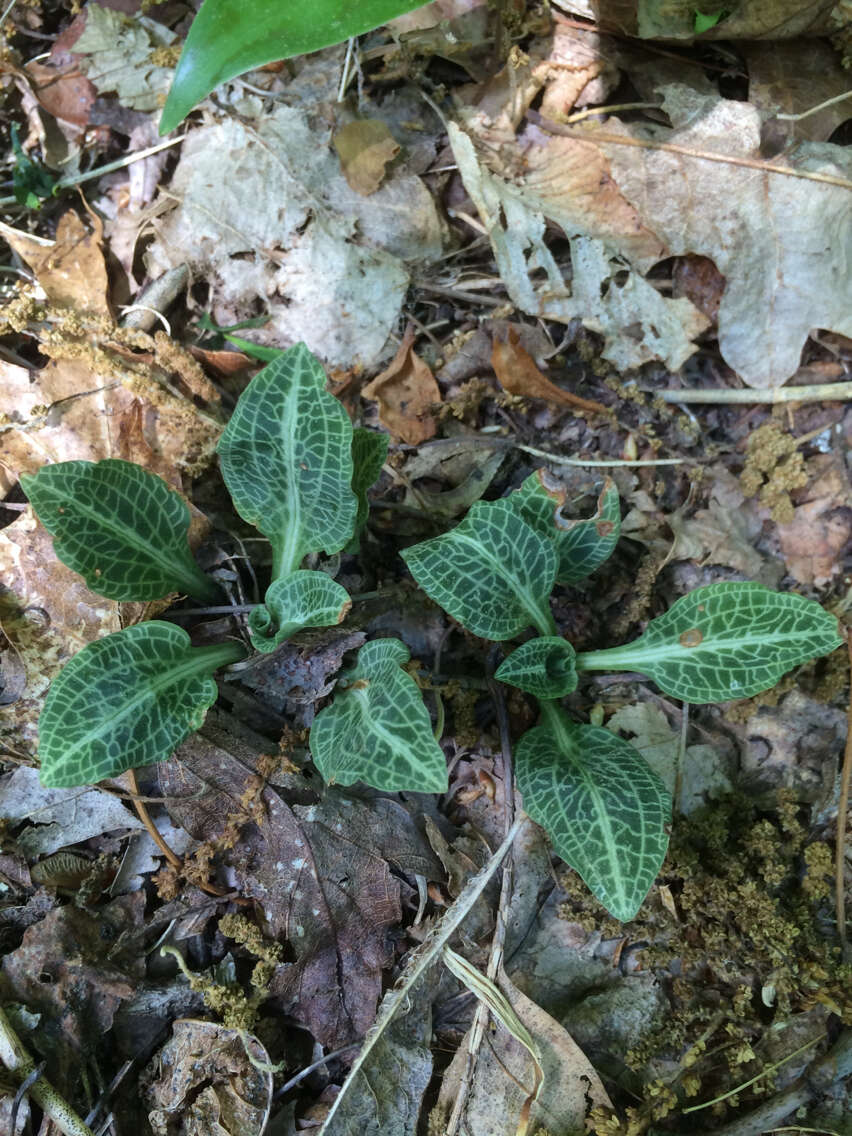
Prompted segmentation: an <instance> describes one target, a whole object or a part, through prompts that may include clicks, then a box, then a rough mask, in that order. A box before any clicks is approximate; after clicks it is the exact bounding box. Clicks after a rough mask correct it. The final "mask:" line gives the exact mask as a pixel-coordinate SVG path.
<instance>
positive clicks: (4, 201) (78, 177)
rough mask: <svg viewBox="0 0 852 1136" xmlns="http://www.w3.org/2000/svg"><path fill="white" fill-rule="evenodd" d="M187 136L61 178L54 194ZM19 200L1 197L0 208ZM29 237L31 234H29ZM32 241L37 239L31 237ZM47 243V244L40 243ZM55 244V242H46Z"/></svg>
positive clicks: (144, 156) (128, 164) (126, 164)
mask: <svg viewBox="0 0 852 1136" xmlns="http://www.w3.org/2000/svg"><path fill="white" fill-rule="evenodd" d="M184 137H185V135H183V134H181V135H179V136H178V137H177V138H168V139H167V140H166V141H165V142H158V143H157V145H156V146H149V147H148V148H147V149H146V150H138V151H137V152H136V153H135V154H127V155H126V156H125V157H123V158H118V159H117V160H116V161H115V162H107V164H106V165H105V166H98V168H97V169H95V170H89V171H88V173H85V174H75V175H74V177H68V178H60V180H59V181H58V182H57V183H56V185H55V186H54V187H53V193H54V194H57V193H59V191H60V190H62V189H71V188H73V186H75V185H83V183H84V182H87V181H93V180H94V179H95V178H99V177H101V175H102V174H111V173H114V172H115V171H116V170H123V169H124V168H125V166H130V165H132V164H133V163H134V162H140V161H141V160H142V159H143V158H150V157H151V155H152V154H159V152H160V151H161V150H167V149H168V148H169V147H170V146H177V144H178V142H183V140H184ZM17 203H18V202H17V198H15V197H0V206H4V205H16V204H17ZM27 236H28V237H29V236H30V234H29V233H27ZM30 239H31V240H33V239H35V238H33V237H30ZM40 243H45V242H40ZM46 243H47V244H53V241H48V242H46Z"/></svg>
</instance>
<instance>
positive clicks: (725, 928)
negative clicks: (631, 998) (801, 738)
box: [560, 791, 852, 1136]
mask: <svg viewBox="0 0 852 1136" xmlns="http://www.w3.org/2000/svg"><path fill="white" fill-rule="evenodd" d="M832 870H833V869H832V850H831V849H830V847H829V846H828V845H827V844H824V843H822V842H819V841H812V842H810V843H809V842H808V841H807V834H806V831H805V828H804V826H803V824H802V820H801V816H800V811H799V809H798V807H797V804H796V801H795V800H794V798H793V796H792V795H791V794H790V793H789V791H782V792H781V793H780V794H779V799H778V807H777V811H776V812H775V813H774V814H772V815H764V814H761V813H759V812H758V810H757V809H756V807H755V806H754V804H753V803H752V802H751V800H749V799H748V798H747V797H745V796H742V795H731V796H730V797H728V798H726V799H725V800H723V801H720V802H716V803H714V804H713V806H712V807H709V808H707V809H705V810H701V811H699V812H698V813H695V814H693V815H692V816H691V817H689V818H688V819H683V820H681V821H680V822H679V823H678V824H677V825H676V826H675V830H674V833H673V835H672V840H671V846H670V849H669V854H668V857H667V860H666V863H665V864H664V866H663V871H662V873H661V882H662V883H663V884H665V885H666V886H667V887H668V888H669V890H670V892H671V896H672V899H673V902H674V909H675V911H676V912H677V920H675V918H674V917H673V915H672V913H671V911H670V910H667V909H666V908H664V907H663V905H662V903H661V902H660V899H659V896H658V895H655V894H654V893H652V895H651V896H650V897H649V899H648V901H647V902H646V904H645V905H644V907H643V908H642V911H641V913H640V917H639V918H637V919H636V920H634V922H633V923H631V924H628V925H626V926H624V925H620V924H613V921H612V920H611V919H609V917H608V916H607V915H606V913H605V912H604V911H603V909H602V908H601V907H600V906H599V905H598V904H597V903H596V901H594V900H592V899H590V898H589V897H587V896H585V895H584V894H583V889H582V886H581V885H578V886H576V887H574V886H573V879H572V877H573V873H571V874H570V875H569V876H568V877H567V878H566V879H565V881H564V884H565V885H567V888H566V890H567V891H568V897H567V899H566V901H565V902H564V904H563V905H562V908H561V910H560V914H561V915H562V916H563V917H564V918H568V919H571V920H573V921H576V922H580V923H582V924H583V925H584V926H589V927H592V926H593V927H595V928H596V929H597V930H598V931H600V932H601V933H602V934H603V935H605V936H607V935H611V934H618V935H619V936H623V935H627V936H629V938H630V939H632V940H634V941H636V940H640V939H646V940H648V941H649V942H650V943H651V944H652V945H651V946H650V947H648V948H646V949H645V951H644V952H643V953H642V961H643V962H644V964H645V967H646V969H650V970H651V971H652V972H654V973H655V975H656V976H657V977H658V980H659V981H660V982H661V984H662V985H663V986H664V988H665V989H666V990H667V992H668V994H669V997H670V1010H669V1012H667V1013H666V1015H665V1017H664V1020H663V1021H662V1022H661V1023H660V1025H659V1026H658V1027H656V1028H654V1029H652V1030H651V1031H649V1033H648V1034H647V1035H646V1036H645V1037H644V1038H643V1040H642V1042H641V1043H639V1044H638V1045H636V1046H634V1048H633V1049H632V1050H630V1051H629V1052H628V1053H627V1054H626V1058H625V1060H626V1064H627V1065H628V1067H630V1068H632V1069H633V1070H634V1074H635V1077H636V1080H635V1082H634V1084H635V1085H637V1086H641V1082H642V1080H643V1079H644V1080H645V1084H644V1086H641V1092H642V1096H643V1100H642V1102H641V1104H640V1105H638V1106H633V1107H630V1108H628V1109H627V1112H626V1114H625V1115H624V1116H623V1117H616V1116H614V1115H613V1114H610V1113H608V1112H606V1110H604V1111H603V1112H596V1113H595V1121H594V1127H593V1131H594V1132H595V1133H598V1134H599V1136H641V1134H642V1133H644V1132H645V1131H647V1129H648V1127H649V1126H654V1125H660V1122H661V1121H662V1125H661V1127H660V1131H665V1128H666V1119H665V1118H666V1117H667V1116H668V1115H669V1114H671V1115H672V1121H673V1122H674V1123H675V1126H677V1124H678V1121H677V1118H676V1117H675V1115H674V1114H675V1113H676V1112H677V1106H678V1102H679V1101H680V1102H681V1103H683V1104H686V1103H687V1099H689V1100H692V1101H693V1102H694V1100H695V1099H698V1100H702V1099H704V1100H711V1099H713V1098H714V1097H716V1096H719V1095H722V1094H723V1093H726V1092H728V1091H730V1089H732V1088H735V1087H736V1086H738V1085H740V1084H742V1083H743V1082H745V1081H748V1080H750V1079H751V1078H752V1077H755V1076H756V1075H758V1074H760V1073H762V1072H763V1069H764V1061H763V1058H762V1056H761V1054H762V1052H763V1047H762V1041H763V1039H764V1037H765V1036H766V1035H767V1031H768V1030H769V1029H771V1030H772V1035H773V1037H777V1036H778V1035H779V1034H781V1035H782V1036H783V1029H784V1026H785V1025H786V1024H787V1023H790V1022H792V1019H793V1018H794V1016H796V1015H800V1014H802V1013H804V1012H806V1011H809V1010H813V1009H814V1007H816V1006H820V1005H821V1006H824V1007H825V1008H826V1009H827V1010H829V1011H830V1012H832V1013H834V1014H837V1015H838V1016H839V1017H840V1018H842V1020H843V1021H844V1022H846V1023H850V1022H852V967H850V966H848V965H844V964H843V963H842V961H841V958H840V952H839V950H838V948H837V947H836V946H835V945H834V943H833V942H829V941H827V940H826V939H825V937H824V934H823V931H822V926H823V923H824V922H826V921H825V919H824V916H826V915H828V913H829V912H828V905H827V900H828V898H829V896H830V892H831V877H832ZM574 878H576V877H574ZM821 920H822V921H821ZM829 925H830V924H829ZM767 1003H770V1004H769V1005H767ZM767 1060H768V1059H767ZM673 1061H674V1062H677V1063H678V1065H679V1068H678V1070H677V1072H676V1074H675V1075H673V1076H672V1075H666V1076H663V1077H662V1078H660V1076H659V1075H658V1073H659V1070H660V1069H661V1068H666V1067H667V1066H668V1067H670V1066H671V1063H672V1062H673ZM652 1070H653V1071H656V1073H655V1072H652ZM773 1084H774V1076H773V1075H772V1073H771V1072H767V1075H766V1076H763V1077H761V1079H760V1080H759V1081H757V1082H756V1083H755V1084H754V1085H752V1086H750V1087H749V1088H748V1089H744V1090H743V1091H742V1092H741V1093H738V1094H736V1096H732V1097H731V1098H729V1099H728V1100H726V1101H725V1102H724V1103H721V1104H719V1105H717V1106H714V1107H713V1108H712V1109H708V1119H709V1117H710V1115H711V1114H712V1115H713V1116H714V1117H719V1118H724V1117H726V1116H728V1115H730V1114H731V1112H733V1111H736V1109H737V1107H738V1106H741V1107H743V1108H746V1109H747V1108H749V1107H751V1105H752V1104H753V1103H754V1102H755V1100H757V1099H759V1098H760V1097H762V1096H763V1095H765V1094H767V1093H769V1092H771V1091H772V1087H773Z"/></svg>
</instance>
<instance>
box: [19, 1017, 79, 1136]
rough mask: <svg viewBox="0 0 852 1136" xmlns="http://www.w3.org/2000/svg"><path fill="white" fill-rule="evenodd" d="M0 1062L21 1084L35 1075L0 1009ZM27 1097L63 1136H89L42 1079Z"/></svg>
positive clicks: (54, 1091) (72, 1112) (72, 1113)
mask: <svg viewBox="0 0 852 1136" xmlns="http://www.w3.org/2000/svg"><path fill="white" fill-rule="evenodd" d="M0 1061H2V1062H3V1064H4V1065H5V1066H6V1068H7V1069H8V1070H9V1071H10V1072H12V1073H17V1074H18V1076H19V1077H20V1078H21V1080H23V1081H25V1080H26V1079H27V1078H28V1077H29V1076H30V1075H31V1074H32V1073H34V1072H35V1069H36V1063H35V1061H33V1059H32V1057H30V1055H29V1053H28V1052H27V1050H26V1049H25V1048H24V1045H23V1043H22V1042H21V1039H20V1038H19V1037H18V1035H17V1034H16V1033H15V1030H14V1028H13V1026H12V1023H11V1022H10V1021H9V1018H8V1017H7V1016H6V1011H5V1010H4V1009H3V1008H2V1007H0ZM29 1092H30V1096H31V1097H32V1098H33V1100H34V1101H35V1102H36V1104H37V1105H38V1106H39V1108H40V1109H41V1110H42V1112H43V1113H44V1114H45V1116H47V1117H49V1118H50V1119H51V1120H52V1121H53V1123H54V1124H55V1125H56V1127H57V1128H58V1129H59V1130H60V1132H63V1133H64V1134H65V1136H93V1133H92V1130H91V1128H89V1126H88V1124H84V1123H83V1121H82V1120H81V1119H80V1117H79V1116H78V1115H77V1113H76V1112H75V1111H74V1109H73V1108H71V1106H70V1105H69V1104H68V1102H67V1101H66V1100H65V1098H64V1097H63V1096H61V1095H60V1094H59V1093H58V1092H57V1091H56V1089H54V1087H53V1085H51V1084H50V1082H49V1081H47V1080H45V1078H44V1077H39V1078H38V1079H37V1080H36V1081H34V1082H33V1083H32V1084H31V1085H30V1090H29Z"/></svg>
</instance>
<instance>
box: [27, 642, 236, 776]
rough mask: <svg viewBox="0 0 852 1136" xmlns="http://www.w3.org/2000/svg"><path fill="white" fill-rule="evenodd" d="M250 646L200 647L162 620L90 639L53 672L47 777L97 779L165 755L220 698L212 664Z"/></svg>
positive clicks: (42, 725)
mask: <svg viewBox="0 0 852 1136" xmlns="http://www.w3.org/2000/svg"><path fill="white" fill-rule="evenodd" d="M245 654H246V652H245V650H244V648H243V647H242V646H240V645H239V644H238V643H220V644H217V645H216V646H212V647H193V646H192V645H191V643H190V639H189V636H188V635H187V633H186V632H185V631H184V630H183V629H182V628H180V627H175V625H174V624H172V623H163V622H160V621H159V620H152V621H151V622H149V623H137V624H134V625H133V626H132V627H126V628H125V629H124V630H123V631H116V632H115V634H113V635H107V636H106V637H105V638H103V639H98V640H96V641H95V642H94V643H89V644H88V646H86V647H84V648H83V650H82V651H79V652H78V653H77V654H76V655H75V656H74V657H73V658H72V659H71V660H70V661H69V662H68V663H66V664H65V666H64V668H63V669H62V670H61V671H60V673H59V674H58V675H57V677H56V678H55V679H54V680H53V682H52V683H51V686H50V690H49V691H48V693H47V698H46V699H45V702H44V709H43V710H42V712H41V716H40V717H39V721H38V730H39V750H38V752H39V759H40V761H41V770H40V777H41V781H42V784H43V785H46V786H47V787H48V788H51V789H66V788H73V787H75V786H77V785H90V784H92V783H93V782H95V781H101V780H102V779H103V778H104V777H118V776H119V774H121V773H124V772H125V770H127V769H135V768H136V767H137V766H139V765H148V764H150V763H151V762H154V761H162V760H163V759H164V758H166V757H168V756H169V754H170V753H171V752H172V750H173V749H175V747H176V746H178V745H179V744H180V743H181V742H182V741H183V739H184V738H185V737H186V736H187V735H188V734H190V733H191V732H192V731H193V730H197V729H198V728H199V727H200V726H201V724H202V723H203V721H204V717H205V714H206V712H207V710H208V708H209V707H210V706H212V705H213V703H214V702H215V701H216V697H217V694H218V690H217V687H216V683H215V682H214V680H213V679H212V678H211V675H212V674H213V671H215V670H217V669H218V668H219V667H224V666H226V665H227V664H229V663H235V662H237V661H238V660H239V659H242V658H244V657H245Z"/></svg>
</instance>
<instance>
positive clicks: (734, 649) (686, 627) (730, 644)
mask: <svg viewBox="0 0 852 1136" xmlns="http://www.w3.org/2000/svg"><path fill="white" fill-rule="evenodd" d="M842 643H843V639H842V638H841V636H840V632H839V629H838V623H837V619H836V617H835V616H833V615H830V614H829V613H828V612H827V611H825V610H824V609H823V608H822V607H820V605H819V604H818V603H815V602H814V601H813V600H809V599H806V598H805V597H804V596H798V595H796V594H795V593H792V592H788V593H783V592H773V591H772V590H771V589H769V588H765V587H764V586H763V585H762V584H754V583H736V582H733V581H724V582H722V583H719V584H709V585H708V586H707V587H704V588H696V589H695V591H693V592H689V593H688V594H687V595H685V596H682V597H681V598H680V599H679V600H677V602H676V603H674V604H672V606H671V607H670V608H669V610H668V611H667V612H665V613H664V614H663V615H659V616H657V618H656V619H652V620H651V622H650V623H649V624H648V627H647V629H646V630H645V633H644V635H642V636H640V638H639V639H637V640H635V642H633V643H627V644H626V645H625V646H624V647H611V648H610V649H608V650H605V651H588V652H586V651H584V652H582V653H581V654H579V655H578V656H577V670H578V671H598V670H607V671H619V670H623V671H639V672H640V673H641V674H644V675H647V676H648V677H649V678H652V679H653V680H654V682H655V683H656V684H657V686H658V687H659V688H660V690H662V691H663V692H664V693H665V694H669V695H671V696H672V697H673V698H681V699H683V701H684V702H723V701H725V700H727V699H731V698H750V697H751V696H752V695H754V694H758V693H760V691H762V690H768V689H769V688H770V687H772V686H774V685H775V684H776V682H778V680H779V679H780V678H781V677H782V675H784V674H785V673H786V672H787V671H788V670H790V669H791V668H792V667H795V666H799V665H801V664H802V663H807V662H810V660H811V659H815V658H818V657H819V656H820V655H827V654H829V653H830V652H831V651H834V650H835V649H836V648H837V647H839V646H841V645H842Z"/></svg>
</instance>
